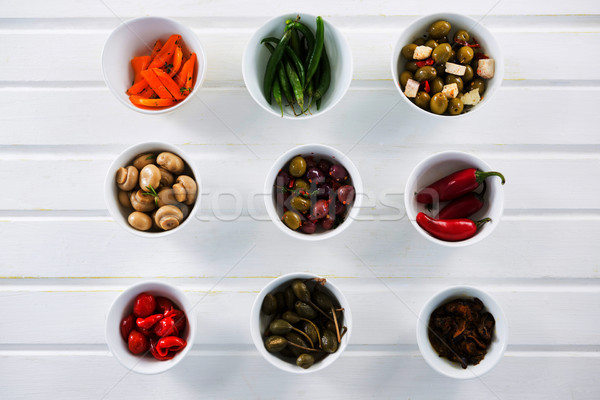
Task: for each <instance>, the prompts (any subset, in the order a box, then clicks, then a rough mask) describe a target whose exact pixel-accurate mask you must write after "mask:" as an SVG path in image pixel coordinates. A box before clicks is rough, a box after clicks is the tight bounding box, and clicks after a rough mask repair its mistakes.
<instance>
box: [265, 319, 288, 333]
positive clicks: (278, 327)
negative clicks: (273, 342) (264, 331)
mask: <svg viewBox="0 0 600 400" xmlns="http://www.w3.org/2000/svg"><path fill="white" fill-rule="evenodd" d="M269 330H270V331H271V333H274V334H275V335H285V334H286V333H288V332H290V331H291V330H292V325H291V324H290V323H289V322H287V321H286V320H283V319H274V320H273V321H272V322H271V323H270V324H269Z"/></svg>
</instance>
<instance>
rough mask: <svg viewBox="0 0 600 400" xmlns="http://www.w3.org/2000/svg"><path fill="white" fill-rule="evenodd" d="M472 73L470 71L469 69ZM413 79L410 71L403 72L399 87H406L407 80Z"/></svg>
mask: <svg viewBox="0 0 600 400" xmlns="http://www.w3.org/2000/svg"><path fill="white" fill-rule="evenodd" d="M471 71H472V69H471ZM412 78H413V74H412V72H410V71H404V72H402V73H401V74H400V85H402V88H404V87H406V82H408V80H409V79H412Z"/></svg>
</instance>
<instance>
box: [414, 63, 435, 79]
mask: <svg viewBox="0 0 600 400" xmlns="http://www.w3.org/2000/svg"><path fill="white" fill-rule="evenodd" d="M436 76H437V71H436V70H435V68H434V67H431V66H428V65H427V66H424V67H421V68H419V69H418V70H417V72H415V80H416V81H418V82H423V81H428V80H430V79H434V78H435V77H436Z"/></svg>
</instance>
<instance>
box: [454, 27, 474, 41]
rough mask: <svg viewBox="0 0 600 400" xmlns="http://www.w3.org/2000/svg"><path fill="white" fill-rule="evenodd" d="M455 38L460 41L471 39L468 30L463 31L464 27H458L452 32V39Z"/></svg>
mask: <svg viewBox="0 0 600 400" xmlns="http://www.w3.org/2000/svg"><path fill="white" fill-rule="evenodd" d="M457 40H460V41H461V42H468V41H469V40H471V35H469V32H467V31H465V30H464V29H459V30H457V31H456V33H455V34H454V41H457Z"/></svg>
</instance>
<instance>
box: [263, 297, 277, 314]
mask: <svg viewBox="0 0 600 400" xmlns="http://www.w3.org/2000/svg"><path fill="white" fill-rule="evenodd" d="M276 311H277V298H276V297H275V295H272V294H271V293H269V294H267V295H266V296H265V299H264V300H263V304H262V312H264V313H265V314H267V315H273V314H275V312H276Z"/></svg>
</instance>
